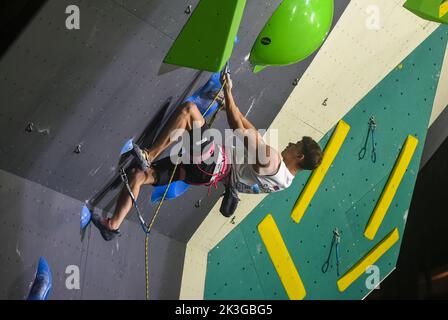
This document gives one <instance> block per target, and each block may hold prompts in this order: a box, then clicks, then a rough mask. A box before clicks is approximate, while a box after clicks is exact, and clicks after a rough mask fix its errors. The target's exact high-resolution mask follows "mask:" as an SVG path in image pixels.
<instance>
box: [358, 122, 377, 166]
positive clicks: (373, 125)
mask: <svg viewBox="0 0 448 320" xmlns="http://www.w3.org/2000/svg"><path fill="white" fill-rule="evenodd" d="M375 130H376V122H375V118H374V117H373V116H372V117H370V119H369V128H368V131H367V137H366V141H365V142H364V147H363V148H362V149H361V150H360V151H359V154H358V157H359V160H362V159H364V157H365V156H366V153H367V144H368V143H369V136H371V137H372V152H371V154H370V158H371V160H372V162H373V163H375V162H376V141H375Z"/></svg>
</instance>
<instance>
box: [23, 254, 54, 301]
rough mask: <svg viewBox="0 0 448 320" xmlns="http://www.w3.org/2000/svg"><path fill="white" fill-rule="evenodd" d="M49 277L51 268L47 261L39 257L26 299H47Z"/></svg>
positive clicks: (50, 283) (49, 287)
mask: <svg viewBox="0 0 448 320" xmlns="http://www.w3.org/2000/svg"><path fill="white" fill-rule="evenodd" d="M51 279H52V277H51V270H50V267H49V265H48V262H47V261H46V260H45V259H44V258H43V257H41V258H40V259H39V266H38V267H37V272H36V277H35V278H34V282H33V286H32V287H31V290H30V293H29V295H28V300H47V299H48V296H49V295H50V291H51V287H52V280H51Z"/></svg>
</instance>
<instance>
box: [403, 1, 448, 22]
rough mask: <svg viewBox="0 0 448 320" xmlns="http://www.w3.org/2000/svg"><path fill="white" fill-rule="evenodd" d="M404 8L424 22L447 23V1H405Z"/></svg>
mask: <svg viewBox="0 0 448 320" xmlns="http://www.w3.org/2000/svg"><path fill="white" fill-rule="evenodd" d="M404 7H405V8H406V9H408V10H409V11H411V12H412V13H414V14H416V15H417V16H419V17H420V18H423V19H425V20H430V21H435V22H440V23H448V0H407V1H406V3H405V4H404Z"/></svg>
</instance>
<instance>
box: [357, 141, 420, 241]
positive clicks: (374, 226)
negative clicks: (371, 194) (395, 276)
mask: <svg viewBox="0 0 448 320" xmlns="http://www.w3.org/2000/svg"><path fill="white" fill-rule="evenodd" d="M417 144H418V139H417V138H415V137H413V136H411V135H409V136H408V138H407V139H406V142H405V144H404V146H403V149H402V150H401V152H400V156H399V157H398V161H397V163H396V164H395V167H394V169H393V171H392V173H391V175H390V177H389V180H388V181H387V184H386V187H385V188H384V190H383V193H382V194H381V197H380V199H379V200H378V202H377V204H376V207H375V210H373V213H372V215H371V216H370V220H369V222H368V224H367V227H366V229H365V231H364V235H365V237H366V238H367V239H369V240H373V238H374V237H375V234H376V232H377V231H378V229H379V227H380V225H381V223H382V222H383V219H384V217H385V216H386V213H387V210H389V206H390V204H391V203H392V200H393V199H394V196H395V193H396V192H397V189H398V187H399V186H400V183H401V180H402V179H403V176H404V174H405V173H406V169H407V168H408V166H409V163H410V162H411V160H412V156H413V155H414V152H415V149H416V148H417Z"/></svg>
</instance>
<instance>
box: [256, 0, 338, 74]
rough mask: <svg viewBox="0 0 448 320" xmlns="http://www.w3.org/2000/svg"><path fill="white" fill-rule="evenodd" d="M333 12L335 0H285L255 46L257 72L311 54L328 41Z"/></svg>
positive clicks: (294, 61) (289, 62) (296, 60)
mask: <svg viewBox="0 0 448 320" xmlns="http://www.w3.org/2000/svg"><path fill="white" fill-rule="evenodd" d="M333 13H334V3H333V0H283V2H282V3H281V4H280V5H279V7H278V8H277V10H276V11H275V12H274V13H273V14H272V16H271V18H270V19H269V21H268V22H267V23H266V25H265V26H264V28H263V30H262V31H261V32H260V34H259V35H258V38H257V40H256V42H255V44H254V46H253V47H252V51H251V54H250V62H251V63H252V64H253V65H255V69H254V72H258V71H260V70H262V69H263V68H265V67H267V66H281V65H289V64H293V63H296V62H299V61H302V60H304V59H306V58H307V57H309V56H310V55H311V54H312V53H313V52H314V51H316V50H317V48H319V47H320V46H321V45H322V43H323V42H324V41H325V38H326V37H327V35H328V32H329V31H330V28H331V24H332V22H333Z"/></svg>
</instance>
